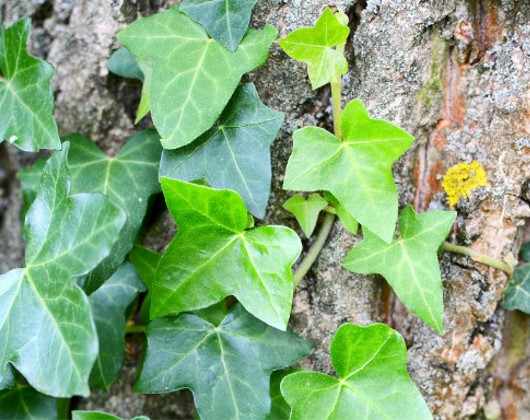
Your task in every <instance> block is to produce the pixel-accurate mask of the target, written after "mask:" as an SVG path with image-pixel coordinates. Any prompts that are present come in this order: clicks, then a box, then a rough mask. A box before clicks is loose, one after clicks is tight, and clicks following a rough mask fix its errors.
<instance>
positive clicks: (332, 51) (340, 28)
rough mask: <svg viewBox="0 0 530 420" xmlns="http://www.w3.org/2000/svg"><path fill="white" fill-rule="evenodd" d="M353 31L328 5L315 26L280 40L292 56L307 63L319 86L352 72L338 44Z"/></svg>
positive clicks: (312, 77)
mask: <svg viewBox="0 0 530 420" xmlns="http://www.w3.org/2000/svg"><path fill="white" fill-rule="evenodd" d="M340 17H341V18H342V17H343V15H341V16H340ZM349 34H350V29H349V28H348V26H346V25H344V24H342V23H341V22H340V20H339V19H338V18H337V16H336V15H335V14H334V13H333V12H332V11H331V9H330V8H329V7H328V8H326V10H324V13H323V14H322V16H320V18H319V19H318V20H317V23H316V24H315V27H314V28H301V29H297V30H296V31H294V32H291V33H290V34H289V35H287V36H286V37H285V38H282V39H280V40H279V41H278V43H279V44H280V47H282V49H283V50H284V51H285V52H286V53H287V54H288V55H289V56H290V57H292V58H294V59H295V60H297V61H300V62H302V63H306V64H307V72H308V74H309V79H311V85H312V86H313V89H317V88H319V87H321V86H323V85H325V84H326V83H329V82H331V81H332V80H333V79H336V78H340V76H342V75H344V74H346V73H348V62H347V61H346V58H345V57H344V54H343V53H342V51H337V49H336V48H335V47H337V46H344V44H346V39H347V38H348V35H349Z"/></svg>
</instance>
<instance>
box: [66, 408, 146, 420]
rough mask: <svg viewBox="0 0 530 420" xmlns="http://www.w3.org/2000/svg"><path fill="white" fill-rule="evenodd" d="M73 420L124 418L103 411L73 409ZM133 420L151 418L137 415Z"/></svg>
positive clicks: (116, 419)
mask: <svg viewBox="0 0 530 420" xmlns="http://www.w3.org/2000/svg"><path fill="white" fill-rule="evenodd" d="M72 420H124V419H122V418H121V417H118V416H115V415H113V414H108V413H104V412H103V411H80V410H74V411H72ZM131 420H149V417H146V416H136V417H133V418H132V419H131Z"/></svg>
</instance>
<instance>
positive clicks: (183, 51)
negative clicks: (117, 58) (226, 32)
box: [118, 6, 277, 149]
mask: <svg viewBox="0 0 530 420" xmlns="http://www.w3.org/2000/svg"><path fill="white" fill-rule="evenodd" d="M276 35H277V31H276V29H274V28H273V27H272V26H270V25H267V26H266V27H265V30H264V31H255V30H249V31H248V32H247V34H246V35H245V37H244V38H243V41H242V42H241V44H240V45H239V47H238V48H237V50H236V51H235V52H233V53H232V52H230V51H228V50H227V49H226V48H224V47H223V46H222V45H221V44H219V43H218V42H217V41H214V40H213V39H211V38H210V37H209V36H208V34H207V33H206V31H205V30H204V29H203V27H202V26H201V25H199V24H197V23H195V22H194V21H193V20H191V19H190V18H188V17H187V16H186V15H185V14H183V13H181V12H180V11H179V9H178V6H175V7H173V8H171V9H169V10H168V11H166V12H163V13H158V14H156V15H154V16H150V17H148V18H144V19H139V20H137V21H136V22H134V23H133V24H131V25H130V26H129V27H128V28H126V29H124V30H122V31H121V32H120V33H119V34H118V40H119V41H120V42H121V43H122V45H124V46H125V47H127V48H128V49H129V50H130V51H131V52H132V53H133V54H134V55H135V56H136V57H138V58H142V59H149V60H150V63H151V65H152V72H153V73H152V81H151V92H150V104H151V115H152V118H153V122H154V124H155V126H156V128H157V129H158V131H159V133H160V134H161V135H162V145H163V146H164V148H166V149H176V148H178V147H182V146H185V145H186V144H189V143H191V142H192V141H193V140H195V139H196V138H197V137H198V136H200V135H201V134H202V133H204V132H205V131H206V130H208V129H209V128H210V127H211V126H212V125H213V124H214V123H215V121H216V120H217V118H219V115H220V114H221V112H222V110H223V109H224V107H225V106H226V104H227V103H228V101H229V100H230V97H231V96H232V94H233V93H234V91H235V90H236V88H237V86H238V84H239V81H240V79H241V76H242V75H243V74H245V73H248V72H249V71H252V70H254V69H256V68H257V67H259V66H260V65H262V64H263V63H264V62H265V61H266V59H267V57H268V49H269V46H270V45H271V44H272V42H273V41H274V39H275V38H276ZM183 57H185V59H183Z"/></svg>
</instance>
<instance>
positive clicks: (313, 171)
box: [283, 99, 414, 242]
mask: <svg viewBox="0 0 530 420" xmlns="http://www.w3.org/2000/svg"><path fill="white" fill-rule="evenodd" d="M341 126H342V131H343V134H344V141H341V140H340V139H339V138H338V137H336V136H334V135H333V134H331V133H329V132H328V131H326V130H324V129H322V128H317V127H306V128H302V129H301V130H297V131H296V132H295V133H294V137H293V138H294V149H293V153H292V155H291V158H290V159H289V163H288V164H287V171H286V174H285V181H284V184H283V187H284V188H285V189H288V190H295V191H320V190H326V191H329V192H331V193H332V194H333V195H334V196H335V197H336V198H337V200H338V201H339V203H340V204H341V205H343V206H344V208H345V210H346V211H347V212H348V213H349V214H350V215H351V216H352V217H353V218H354V219H356V220H357V221H358V222H359V223H360V224H361V225H363V227H366V228H367V229H369V230H370V231H372V232H373V233H375V234H376V235H377V236H379V237H380V238H381V239H383V240H384V241H386V242H390V241H391V240H392V236H393V235H394V230H395V228H396V220H397V211H398V194H397V190H396V185H395V183H394V178H393V176H392V164H393V163H394V162H395V161H396V160H397V159H398V158H399V157H400V156H401V155H402V154H403V153H405V151H406V150H407V149H408V148H409V147H410V145H411V144H412V142H413V141H414V138H413V137H412V136H411V135H409V134H407V133H406V132H405V131H403V130H401V129H400V128H398V127H396V126H395V125H393V124H391V123H389V122H387V121H383V120H373V119H371V118H370V117H369V116H368V112H367V111H366V108H365V107H364V105H363V104H362V102H361V101H360V100H358V99H356V100H354V101H352V102H350V103H349V104H348V106H347V107H346V109H345V110H344V113H343V115H342V121H341Z"/></svg>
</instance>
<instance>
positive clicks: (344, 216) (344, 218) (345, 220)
mask: <svg viewBox="0 0 530 420" xmlns="http://www.w3.org/2000/svg"><path fill="white" fill-rule="evenodd" d="M335 210H336V211H337V216H338V217H339V221H340V223H341V224H342V226H344V229H346V230H347V231H348V232H350V233H353V234H354V235H355V234H356V233H357V231H358V230H359V223H358V222H357V220H356V219H355V218H354V217H353V216H352V215H351V214H350V213H349V212H348V210H346V207H344V206H343V205H342V204H339V205H337V207H335Z"/></svg>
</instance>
